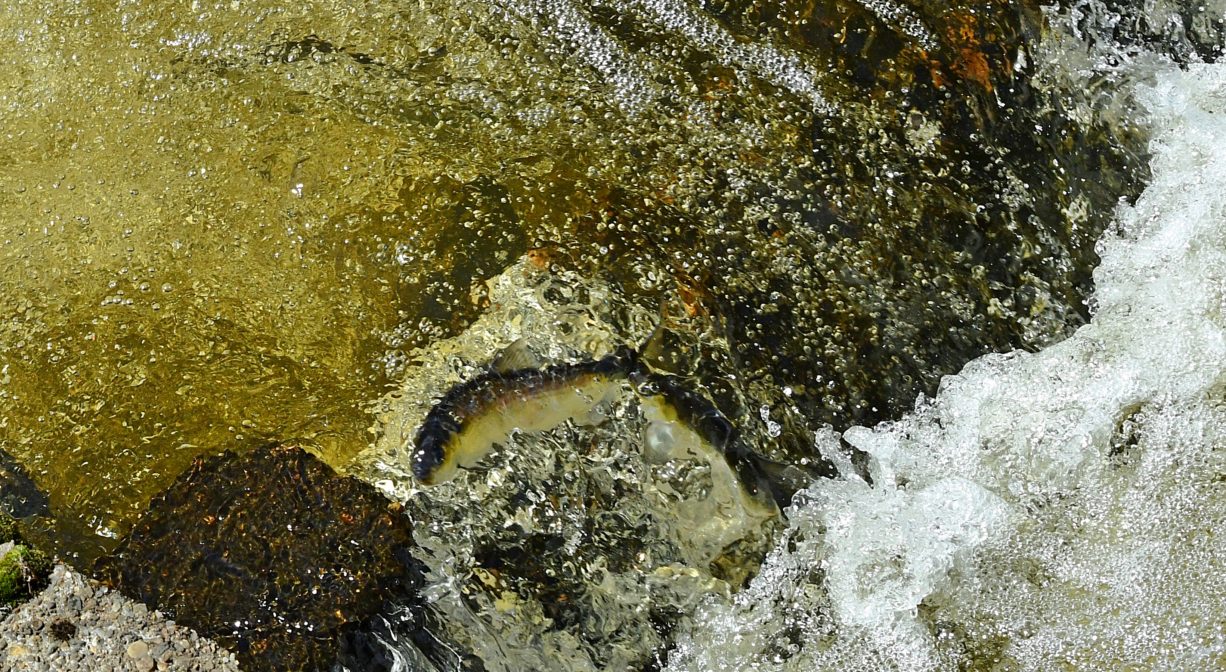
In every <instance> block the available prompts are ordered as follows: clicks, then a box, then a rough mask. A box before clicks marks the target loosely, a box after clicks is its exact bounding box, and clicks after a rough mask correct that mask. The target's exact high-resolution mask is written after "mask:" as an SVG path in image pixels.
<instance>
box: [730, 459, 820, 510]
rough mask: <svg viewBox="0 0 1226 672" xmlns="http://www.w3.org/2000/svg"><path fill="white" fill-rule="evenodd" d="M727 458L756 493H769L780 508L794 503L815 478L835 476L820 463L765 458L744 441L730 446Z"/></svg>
mask: <svg viewBox="0 0 1226 672" xmlns="http://www.w3.org/2000/svg"><path fill="white" fill-rule="evenodd" d="M728 457H729V459H730V461H731V462H732V464H733V468H734V469H736V472H737V475H738V476H739V477H740V478H741V482H742V483H744V484H745V485H746V487H747V488H749V489H750V491H751V492H752V493H753V494H755V495H759V494H765V495H769V496H770V497H771V499H773V500H774V501H775V505H776V506H778V507H779V510H780V511H782V510H783V509H784V508H786V507H788V506H791V504H792V497H793V496H794V495H795V494H796V493H797V492H799V491H801V490H804V489H805V488H807V487H809V485H811V484H812V483H813V481H815V480H817V479H819V478H830V477H832V476H833V475H834V474H833V473H832V470H831V469H823V468H822V467H821V465H813V464H787V463H784V462H778V461H776V460H772V459H770V458H767V457H763V456H762V455H759V454H758V453H757V452H755V451H754V450H753V449H751V448H749V447H748V446H746V445H744V444H738V445H737V446H736V447H734V448H730V450H729V451H728Z"/></svg>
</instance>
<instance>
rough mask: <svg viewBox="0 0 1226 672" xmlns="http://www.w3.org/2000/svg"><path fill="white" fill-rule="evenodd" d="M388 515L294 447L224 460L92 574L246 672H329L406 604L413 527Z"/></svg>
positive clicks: (414, 577)
mask: <svg viewBox="0 0 1226 672" xmlns="http://www.w3.org/2000/svg"><path fill="white" fill-rule="evenodd" d="M388 504H389V503H388V501H387V500H386V499H385V498H384V497H383V496H381V495H380V494H378V493H377V492H376V491H374V489H373V488H371V487H370V486H369V485H367V484H365V483H363V482H361V481H358V480H357V479H354V478H350V477H341V476H338V475H337V474H336V473H335V472H333V471H332V470H331V469H330V468H329V467H328V466H327V465H325V464H324V463H323V462H321V461H319V460H318V459H316V458H315V457H314V456H312V455H310V454H309V453H306V452H304V451H302V450H301V449H298V448H293V447H284V446H266V447H264V448H259V449H256V450H254V451H252V452H251V453H249V454H247V455H241V456H240V455H235V454H234V453H230V452H226V453H224V454H222V455H220V456H217V457H213V458H210V459H198V460H197V461H196V462H195V464H194V465H193V466H192V467H191V468H190V469H188V471H187V472H186V473H184V474H183V475H181V476H180V477H179V478H178V480H177V481H176V482H175V483H174V484H173V485H172V486H171V487H170V488H169V489H168V490H167V491H166V492H165V493H163V494H162V495H160V496H158V497H156V498H154V500H153V502H152V503H151V504H150V507H149V510H148V511H147V512H146V513H145V514H144V516H143V517H142V518H141V519H140V520H139V521H138V522H137V524H136V526H135V527H134V529H133V530H132V532H131V533H130V534H129V535H128V536H127V537H126V538H125V539H124V540H123V541H122V542H121V543H120V545H119V547H118V548H117V549H116V550H115V551H114V553H112V554H111V555H110V556H107V557H104V558H102V559H101V560H100V561H99V563H98V573H99V575H100V578H102V579H103V580H104V581H106V582H108V583H110V584H111V585H112V586H114V587H116V588H118V589H120V590H121V591H123V592H124V593H126V594H128V595H131V596H132V597H134V598H136V599H138V600H140V601H142V602H144V603H145V604H146V605H148V606H149V608H151V609H160V610H162V611H163V612H166V613H167V614H168V615H171V616H172V617H173V618H174V619H175V620H176V621H177V622H178V623H180V624H183V625H187V626H190V627H192V628H194V629H196V630H197V631H199V632H200V633H201V634H203V635H206V636H208V637H211V638H213V639H215V640H216V641H217V642H218V643H220V644H222V645H223V646H225V647H226V648H228V649H230V650H232V651H234V652H235V653H236V654H238V658H239V662H240V664H241V665H242V667H243V669H245V670H262V669H317V668H325V669H326V668H327V667H330V666H331V663H332V661H334V660H336V657H337V654H338V652H339V651H340V649H341V648H342V646H343V645H344V639H345V637H347V636H348V635H349V634H351V633H353V632H355V631H360V630H361V628H362V622H363V620H364V619H368V618H370V617H372V616H375V615H376V614H379V613H380V612H382V611H384V610H386V609H388V608H390V607H391V606H392V605H393V604H394V605H397V606H404V605H409V606H412V605H414V604H416V603H417V596H416V593H417V589H418V588H419V586H420V585H421V582H422V570H421V566H420V565H419V563H418V562H417V561H416V560H415V559H413V558H412V556H411V555H410V554H409V548H410V546H411V544H412V537H411V533H412V528H411V525H410V523H409V521H408V519H407V518H405V517H404V516H403V515H400V514H398V513H393V512H391V511H390V510H389V506H388Z"/></svg>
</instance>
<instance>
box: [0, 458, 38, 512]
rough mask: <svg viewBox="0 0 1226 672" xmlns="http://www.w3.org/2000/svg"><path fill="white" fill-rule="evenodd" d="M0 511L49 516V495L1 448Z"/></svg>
mask: <svg viewBox="0 0 1226 672" xmlns="http://www.w3.org/2000/svg"><path fill="white" fill-rule="evenodd" d="M0 511H3V512H4V513H7V514H8V515H10V516H12V517H14V518H27V517H29V516H49V515H51V508H50V506H49V505H48V502H47V495H46V493H44V492H43V491H42V490H39V489H38V486H37V485H35V484H34V481H33V480H31V479H30V474H29V473H28V472H27V471H26V468H25V467H23V466H21V463H20V462H18V461H17V459H16V458H14V457H13V456H12V455H10V454H9V453H8V451H6V450H4V449H2V448H0Z"/></svg>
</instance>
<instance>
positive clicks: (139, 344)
mask: <svg viewBox="0 0 1226 672" xmlns="http://www.w3.org/2000/svg"><path fill="white" fill-rule="evenodd" d="M1139 4H1140V3H1134V4H1128V3H1122V2H1121V3H1111V2H1108V3H1099V2H1069V3H1066V4H1065V5H1064V6H1063V7H1061V8H1046V9H1043V8H1040V7H1038V6H1037V5H1035V4H1033V3H1030V2H1017V3H989V2H983V3H966V4H965V5H963V4H958V5H949V6H947V5H946V4H945V3H918V2H917V3H909V4H908V3H899V2H889V1H881V0H873V1H871V2H863V3H855V2H831V3H826V4H822V5H816V4H812V3H808V2H785V3H778V4H776V5H771V6H767V5H763V4H759V3H752V2H732V1H730V2H709V3H697V2H685V1H683V0H627V1H624V2H599V1H596V2H571V1H570V0H526V1H521V0H505V1H495V0H483V1H481V2H468V1H461V2H437V3H436V2H429V1H423V2H416V3H407V2H385V3H378V2H371V3H366V4H364V5H361V6H356V5H352V4H347V3H330V2H309V3H308V2H304V3H297V4H285V3H276V2H247V1H245V0H227V1H225V2H201V1H198V0H196V1H193V2H176V3H168V2H118V3H100V2H86V1H78V2H54V3H53V2H37V1H31V2H8V3H6V4H5V5H4V10H3V11H2V12H0V35H2V36H3V37H2V39H3V41H4V43H5V44H6V45H8V46H7V47H6V49H5V51H4V53H3V54H2V55H0V59H3V65H4V68H3V69H2V73H0V133H2V135H0V168H3V170H0V213H2V214H0V314H2V315H4V322H3V323H0V400H2V402H0V403H2V404H3V406H2V410H3V415H2V417H0V448H3V450H4V451H6V452H7V453H10V454H11V455H12V456H13V457H14V459H15V460H17V461H18V462H20V463H21V464H22V465H24V467H25V469H26V470H28V471H29V473H30V475H31V477H32V478H33V480H34V482H35V484H36V485H37V486H38V487H40V488H41V489H43V490H44V491H46V492H47V493H48V494H49V496H50V506H51V510H52V513H53V514H54V516H53V517H52V518H51V519H50V520H49V521H43V522H42V523H38V522H34V523H32V524H34V525H36V526H37V525H42V526H43V527H44V528H45V529H44V534H45V535H46V538H47V540H48V541H49V543H52V544H54V545H55V546H56V547H57V548H58V549H59V550H60V552H61V553H64V554H66V555H68V556H69V557H74V558H76V559H77V560H78V561H79V562H80V563H81V564H82V565H84V564H86V563H87V562H88V561H89V560H90V559H91V558H93V557H94V556H96V555H97V554H99V553H101V552H103V551H105V550H106V549H107V548H109V547H110V546H111V545H112V544H113V539H114V538H115V537H116V536H117V535H120V534H122V533H123V532H124V531H126V530H127V529H128V528H129V527H130V526H131V524H132V521H133V520H134V519H135V517H136V516H137V515H138V514H139V512H140V511H141V510H142V509H143V508H144V506H145V505H146V504H147V503H148V501H149V498H150V497H151V496H153V495H154V494H155V493H157V492H158V491H160V490H162V489H163V488H165V487H166V486H167V485H168V484H169V483H170V482H171V481H172V480H173V479H174V478H175V476H176V475H178V474H179V473H180V472H181V471H182V470H183V469H184V468H185V467H186V466H187V465H188V464H189V463H190V462H191V460H192V459H193V458H195V457H196V456H198V455H200V454H209V453H213V452H217V451H219V450H221V449H223V448H235V447H237V448H242V447H244V446H253V445H257V444H260V443H265V442H267V441H272V440H276V441H295V442H299V443H302V444H304V445H306V446H308V447H310V448H311V449H312V450H314V451H315V452H317V453H318V454H319V455H320V456H321V457H323V458H324V459H325V460H326V461H328V462H329V463H330V464H332V465H333V466H334V467H336V468H338V469H341V470H346V471H349V472H351V473H354V474H357V475H359V476H361V477H363V478H367V479H368V480H370V481H371V482H372V483H374V484H375V485H376V486H377V487H380V488H381V489H383V490H384V491H385V492H386V493H387V494H388V495H389V496H391V497H394V498H398V499H401V500H404V501H405V503H406V505H407V511H408V515H410V516H411V517H412V518H413V519H414V522H415V524H416V525H417V528H418V532H417V537H418V539H417V542H418V544H419V545H420V549H419V551H420V554H421V555H422V557H423V559H425V560H426V562H427V564H428V565H429V566H430V569H431V583H432V585H431V587H430V589H429V590H428V591H427V597H428V598H429V599H430V600H431V601H432V603H433V605H434V608H435V609H436V610H437V611H438V613H439V614H440V615H441V616H442V617H443V618H442V622H444V623H446V624H447V626H446V627H447V630H448V632H446V633H445V634H446V635H447V638H448V639H449V640H450V641H453V642H457V643H458V644H459V645H461V646H463V647H466V648H467V649H468V650H469V651H471V652H472V654H473V655H475V656H477V657H479V658H481V659H482V660H483V663H484V666H485V668H486V669H491V670H493V669H511V670H514V669H576V670H578V669H628V668H635V669H641V668H644V667H651V666H655V667H667V668H669V669H677V670H682V669H689V670H711V669H729V670H731V669H781V670H782V669H861V668H862V669H908V670H910V669H917V670H918V669H1002V670H1003V669H1054V668H1057V667H1058V666H1060V665H1064V666H1066V667H1067V668H1068V669H1099V668H1106V667H1120V666H1122V665H1124V664H1133V665H1136V666H1137V669H1171V668H1177V667H1185V668H1192V667H1210V666H1213V665H1220V664H1222V656H1223V655H1224V650H1223V630H1222V622H1221V618H1220V614H1222V613H1226V610H1224V609H1223V607H1224V606H1226V605H1223V601H1224V599H1226V590H1224V587H1223V586H1221V585H1219V582H1216V581H1215V580H1213V579H1212V577H1213V576H1215V575H1216V574H1219V573H1220V564H1221V562H1222V561H1223V558H1226V553H1223V550H1224V549H1222V548H1221V545H1220V543H1218V541H1217V539H1216V533H1215V532H1214V526H1215V525H1217V524H1218V522H1220V519H1221V516H1222V510H1221V506H1220V504H1221V502H1222V501H1223V499H1222V493H1221V491H1220V480H1221V473H1220V472H1221V470H1222V466H1221V464H1220V462H1221V460H1220V456H1219V455H1218V454H1217V453H1218V452H1219V447H1220V446H1221V445H1222V427H1223V425H1222V421H1223V420H1224V419H1226V418H1223V416H1222V408H1221V405H1222V403H1223V398H1222V394H1223V380H1224V374H1223V370H1222V368H1221V364H1220V362H1221V361H1223V357H1222V354H1224V353H1221V352H1220V349H1221V347H1222V344H1223V342H1226V341H1224V336H1223V333H1222V328H1223V326H1224V325H1223V322H1222V320H1223V317H1222V312H1223V310H1226V305H1224V304H1223V298H1222V297H1223V291H1224V290H1223V282H1224V279H1223V278H1222V277H1221V274H1220V269H1221V268H1226V266H1224V265H1223V264H1222V261H1223V260H1222V258H1221V257H1222V255H1223V254H1226V252H1224V251H1223V249H1222V232H1221V230H1220V229H1221V221H1222V218H1223V215H1226V205H1224V204H1222V203H1219V202H1218V200H1219V198H1218V194H1217V190H1215V189H1214V184H1215V181H1220V179H1221V177H1222V170H1223V168H1222V167H1221V166H1219V165H1218V163H1219V158H1220V157H1218V156H1216V153H1217V152H1218V149H1217V148H1218V147H1219V146H1221V145H1222V142H1221V141H1222V138H1223V134H1226V129H1223V128H1220V122H1218V121H1217V118H1216V116H1215V114H1216V115H1219V116H1220V113H1222V112H1226V110H1223V109H1222V100H1223V96H1226V94H1224V93H1223V91H1226V84H1224V82H1223V76H1222V75H1220V74H1219V71H1218V70H1217V69H1216V68H1217V66H1216V65H1203V64H1199V61H1202V60H1206V59H1207V60H1213V59H1214V58H1216V56H1217V55H1218V54H1220V48H1219V47H1220V45H1221V43H1222V32H1223V28H1222V26H1223V16H1224V10H1223V7H1221V6H1220V3H1219V5H1214V4H1213V3H1207V4H1206V5H1199V4H1198V5H1184V4H1181V3H1173V2H1172V3H1161V2H1160V3H1146V6H1145V7H1140V6H1136V5H1139ZM1174 62H1179V63H1183V64H1188V63H1193V62H1197V64H1195V65H1193V66H1190V67H1188V68H1187V69H1186V71H1182V72H1181V71H1180V70H1179V69H1178V68H1177V67H1176V66H1175V65H1174V64H1173V63H1174ZM1151 155H1152V156H1151ZM1142 188H1144V189H1145V190H1144V191H1142ZM1100 256H1101V262H1100ZM661 322H662V323H663V324H664V325H665V330H664V331H665V336H666V338H665V339H664V343H665V347H664V349H663V350H664V353H663V354H662V355H660V356H659V357H658V358H657V359H658V361H656V362H655V363H656V364H657V365H658V366H660V367H662V368H666V369H668V370H670V371H672V372H674V373H677V374H681V375H684V376H686V377H687V379H688V380H689V381H690V382H691V383H692V384H693V386H694V388H695V389H697V390H700V391H703V392H705V393H707V394H709V395H710V396H711V397H712V398H713V399H714V400H715V401H716V403H717V404H719V405H720V407H721V408H722V409H723V410H724V411H725V413H727V414H728V415H729V416H730V417H731V418H732V419H733V420H734V421H735V422H736V424H737V425H738V426H739V427H740V429H741V431H742V432H743V433H744V434H745V435H746V437H747V439H748V440H749V441H750V443H751V444H752V445H753V446H754V447H755V448H756V449H758V450H760V451H761V452H764V453H767V454H769V455H772V456H774V457H776V458H778V459H781V460H787V461H796V460H808V461H810V462H812V463H815V464H821V465H823V468H824V469H826V470H827V471H828V473H830V474H831V475H832V476H833V478H831V479H827V480H822V481H820V482H817V483H815V484H814V485H813V486H811V487H810V488H809V489H808V490H806V491H804V492H802V493H801V495H800V496H799V498H798V500H797V502H796V504H795V506H794V507H793V508H792V509H791V511H790V512H789V515H788V518H787V520H786V521H784V520H782V519H779V518H776V517H769V516H765V515H763V514H762V513H761V512H760V511H758V510H754V509H753V508H752V507H745V506H742V505H741V504H738V500H737V499H736V496H735V492H736V484H735V483H734V482H733V477H732V476H731V475H730V474H728V473H725V472H723V471H720V469H719V465H720V464H721V463H720V462H719V460H717V459H711V457H712V456H711V455H709V454H705V453H703V450H702V448H701V447H700V446H689V447H688V448H683V447H680V446H673V445H671V444H669V443H668V442H663V443H662V444H661V445H654V444H652V442H651V441H647V440H644V438H643V437H644V434H645V433H647V435H649V436H651V432H652V431H653V429H652V427H651V426H650V423H649V422H647V421H646V420H645V419H644V417H643V415H642V413H641V410H640V409H639V407H638V405H637V403H636V402H635V401H634V399H633V397H632V395H627V396H626V397H625V398H621V399H615V400H611V401H610V403H609V404H608V405H607V407H606V408H604V409H602V413H604V415H605V417H604V418H593V419H591V422H590V423H589V422H582V423H575V424H569V425H567V426H566V427H565V428H563V429H561V430H559V431H557V432H551V433H547V434H544V435H538V436H523V435H520V436H515V437H512V438H511V439H510V440H509V441H508V445H507V446H504V447H502V448H500V449H499V450H496V451H495V452H494V454H493V455H491V456H490V458H489V459H488V460H487V461H486V462H484V463H483V464H482V466H481V468H480V469H477V470H473V471H472V472H469V473H465V474H463V475H462V476H461V478H459V479H457V480H456V481H454V482H452V483H449V484H446V485H443V486H439V487H438V488H435V489H431V490H422V489H419V488H417V487H415V486H414V483H413V482H412V480H411V478H410V477H409V476H408V465H407V458H408V451H407V448H406V443H407V442H408V440H409V438H410V437H411V436H412V434H413V432H414V430H415V428H416V426H417V424H418V423H419V422H420V419H421V418H422V417H423V415H424V413H425V412H426V410H428V408H429V406H430V404H431V403H432V400H433V398H434V397H436V396H437V395H439V394H441V393H443V392H444V391H445V390H446V389H447V388H448V387H450V386H451V385H454V384H456V383H457V382H459V381H461V380H463V379H465V378H467V377H470V376H472V375H474V374H475V373H477V372H479V371H480V370H482V369H481V367H482V366H484V365H485V363H486V362H487V361H489V360H490V359H492V358H493V356H494V355H495V353H496V352H497V351H498V350H499V349H500V348H502V347H505V346H506V345H508V344H509V343H511V342H512V341H514V340H516V339H524V340H525V341H526V342H527V343H528V344H529V345H530V346H531V347H532V348H534V349H535V350H536V351H537V352H538V353H539V354H541V355H543V356H544V358H545V359H549V360H554V361H576V360H579V359H587V358H591V357H594V356H599V355H602V354H604V353H607V352H609V351H610V350H612V349H613V348H614V347H616V346H618V345H623V344H635V343H639V342H641V341H642V340H643V339H644V338H645V337H646V336H647V335H648V334H649V333H651V331H652V329H653V328H654V327H655V326H656V325H657V324H659V323H661ZM993 352H997V353H1008V354H995V355H993V354H985V353H993ZM977 358H978V359H977ZM967 362H970V364H969V365H967ZM964 365H966V368H965V369H964V368H963V366H964ZM959 371H960V373H958V372H959ZM955 373H957V375H955V376H951V377H948V378H945V379H944V380H943V381H942V376H945V375H947V374H955ZM938 382H939V383H940V388H939V390H938ZM919 394H924V395H926V396H924V397H921V400H920V401H919V403H918V404H916V402H915V399H916V396H917V395H919ZM656 443H660V442H656ZM644 444H652V445H654V448H653V450H655V453H653V452H652V451H651V450H648V451H647V452H644V449H643V446H644ZM1193 577H1198V578H1196V579H1193ZM1159 633H1160V634H1159ZM674 642H676V643H677V644H676V645H675V648H673V647H674ZM857 666H859V667H857Z"/></svg>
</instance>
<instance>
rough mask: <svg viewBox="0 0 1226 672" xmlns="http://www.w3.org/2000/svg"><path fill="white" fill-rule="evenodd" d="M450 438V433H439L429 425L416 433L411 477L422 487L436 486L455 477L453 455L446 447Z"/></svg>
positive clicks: (455, 466) (437, 429)
mask: <svg viewBox="0 0 1226 672" xmlns="http://www.w3.org/2000/svg"><path fill="white" fill-rule="evenodd" d="M451 438H452V432H449V431H439V428H437V427H431V426H430V424H429V423H427V424H426V426H423V427H422V429H421V431H420V432H418V433H417V438H416V440H415V442H414V443H415V444H416V445H415V446H414V449H413V476H414V477H415V478H416V479H417V481H418V482H419V483H421V484H422V485H436V484H438V483H442V482H444V481H448V480H450V479H451V477H452V476H454V475H455V472H456V468H457V465H456V463H455V462H456V460H455V455H454V451H452V450H450V449H449V448H450V446H449V445H448V444H449V443H450V442H451Z"/></svg>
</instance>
